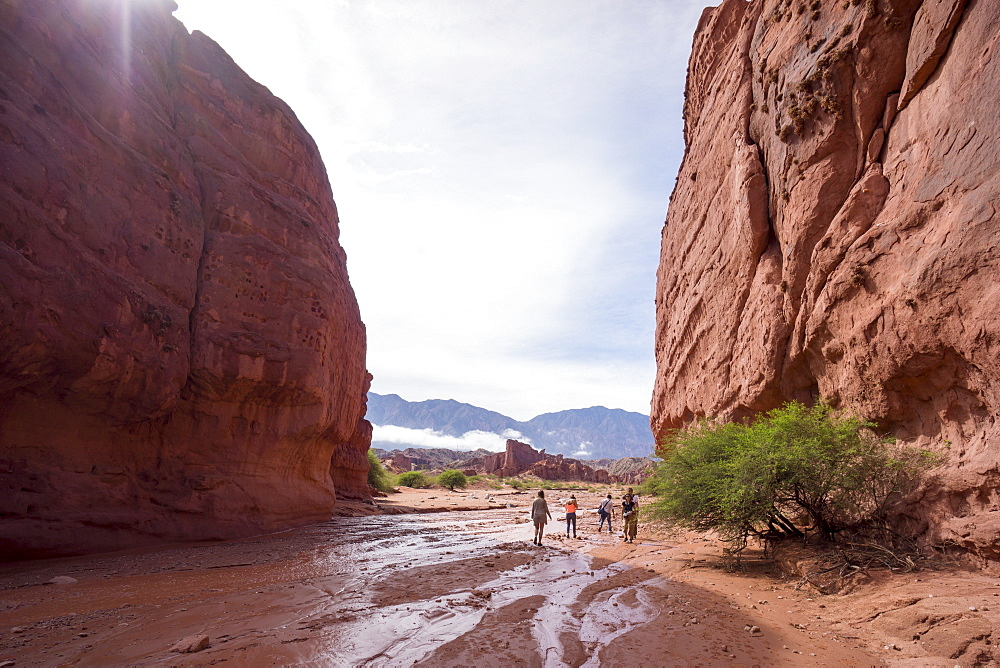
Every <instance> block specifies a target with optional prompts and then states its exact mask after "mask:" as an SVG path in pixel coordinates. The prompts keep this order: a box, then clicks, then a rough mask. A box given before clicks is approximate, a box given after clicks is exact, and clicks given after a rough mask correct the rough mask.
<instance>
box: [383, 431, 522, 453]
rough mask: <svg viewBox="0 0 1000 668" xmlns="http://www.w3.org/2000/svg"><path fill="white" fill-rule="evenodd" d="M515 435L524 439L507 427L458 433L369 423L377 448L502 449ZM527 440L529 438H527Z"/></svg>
mask: <svg viewBox="0 0 1000 668" xmlns="http://www.w3.org/2000/svg"><path fill="white" fill-rule="evenodd" d="M508 438H516V439H518V440H521V441H526V439H524V437H522V436H521V434H520V433H519V432H517V431H515V430H513V429H506V430H504V432H503V433H502V434H494V433H491V432H488V431H479V430H475V431H467V432H465V433H464V434H462V435H461V436H449V435H447V434H442V433H441V432H439V431H435V430H433V429H410V428H408V427H396V426H394V425H377V424H376V425H372V445H373V446H374V447H378V448H384V449H385V448H387V446H388V449H395V448H396V446H403V447H404V448H405V447H418V448H447V449H448V450H462V451H468V450H478V449H480V448H482V449H484V450H489V451H490V452H503V451H504V450H505V449H506V447H507V439H508ZM526 442H529V443H530V441H526Z"/></svg>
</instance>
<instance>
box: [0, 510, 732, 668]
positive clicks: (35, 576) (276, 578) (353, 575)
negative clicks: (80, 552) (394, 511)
mask: <svg viewBox="0 0 1000 668" xmlns="http://www.w3.org/2000/svg"><path fill="white" fill-rule="evenodd" d="M550 526H551V525H550ZM556 526H558V525H556ZM530 532H531V529H530V525H529V524H527V523H526V522H525V517H524V511H523V510H517V509H513V510H509V509H498V510H492V511H476V512H462V513H441V514H434V515H397V516H376V517H364V518H348V519H337V520H335V521H333V522H329V523H325V524H320V525H314V526H310V527H304V528H301V529H296V530H293V531H287V532H283V533H280V534H274V535H270V536H263V537H257V538H253V539H248V540H241V541H227V542H224V543H214V544H197V545H183V546H172V547H166V548H159V549H155V550H145V551H130V552H123V553H116V554H110V555H99V556H93V557H80V558H70V559H57V560H46V561H37V562H30V563H18V564H7V565H4V567H3V570H2V571H0V596H2V598H0V629H2V630H3V637H2V642H0V663H2V662H3V661H4V660H13V661H16V664H15V665H17V666H33V665H92V666H107V665H152V664H165V665H212V664H218V663H228V664H229V665H241V666H242V665H255V666H256V665H317V666H411V665H429V666H457V665H476V666H480V667H482V666H491V665H496V666H507V665H536V666H582V665H585V666H597V665H601V664H602V662H603V661H606V660H609V657H611V656H613V655H614V651H615V647H618V648H619V649H620V648H621V647H622V646H623V644H622V641H623V640H625V639H626V636H627V635H628V634H629V633H630V632H632V631H637V630H641V629H643V628H649V627H650V626H651V625H657V626H658V627H659V628H660V629H661V631H662V633H661V635H662V634H666V636H668V637H669V636H670V634H671V633H673V634H674V637H675V639H677V638H682V639H684V640H683V642H680V641H677V642H674V643H673V644H672V646H673V651H678V652H679V651H684V652H685V653H687V652H702V655H701V656H702V657H703V658H707V654H705V652H707V651H708V648H709V647H710V646H711V645H712V643H713V642H714V641H715V640H717V638H713V637H712V636H714V635H715V633H716V632H717V631H718V629H716V631H715V632H713V631H710V629H709V628H708V627H705V628H704V633H703V635H705V637H704V638H702V639H701V640H697V641H696V642H694V644H692V640H691V636H692V633H691V632H692V631H693V630H696V629H697V628H698V627H696V626H693V625H694V624H697V622H698V620H697V619H696V618H695V616H697V615H701V614H702V611H703V610H704V605H703V604H698V603H697V602H694V601H692V600H691V599H692V592H690V591H686V590H685V589H684V587H685V585H682V584H680V583H676V582H672V581H670V580H668V579H665V578H663V577H657V576H655V574H654V573H652V572H651V571H647V570H645V569H639V568H630V567H627V566H624V565H622V564H619V563H615V562H611V561H606V560H600V559H596V558H594V557H592V556H590V555H589V554H587V553H586V552H585V551H580V550H578V549H575V550H569V549H563V548H560V547H556V546H554V544H553V543H552V542H551V541H550V542H549V545H546V546H543V547H537V546H535V545H532V544H531V542H530ZM589 539H590V540H589V541H580V543H581V544H585V545H586V544H590V545H593V544H597V543H599V542H601V541H605V542H610V541H612V540H614V539H612V538H611V537H610V536H607V537H605V536H603V535H601V536H597V535H591V536H589ZM70 580H72V581H70ZM47 583H51V584H47ZM661 617H663V618H664V619H663V620H661V619H660V618H661ZM692 619H693V620H694V621H692ZM664 620H666V621H664ZM731 623H732V625H733V627H734V628H736V627H737V626H739V625H740V624H741V622H740V621H739V620H735V619H734V620H732V621H731ZM8 630H9V631H8ZM202 635H204V636H207V637H208V640H209V643H210V646H209V647H208V648H206V649H203V650H201V651H199V652H197V653H178V652H176V651H172V648H173V647H174V646H175V644H176V643H178V641H181V640H182V639H185V638H189V637H191V636H202ZM678 643H679V644H678ZM609 652H610V653H609ZM678 658H679V657H678ZM718 658H719V659H720V662H721V661H722V660H723V658H724V657H723V656H722V655H718ZM606 665H611V664H606ZM664 665H669V662H667V663H664Z"/></svg>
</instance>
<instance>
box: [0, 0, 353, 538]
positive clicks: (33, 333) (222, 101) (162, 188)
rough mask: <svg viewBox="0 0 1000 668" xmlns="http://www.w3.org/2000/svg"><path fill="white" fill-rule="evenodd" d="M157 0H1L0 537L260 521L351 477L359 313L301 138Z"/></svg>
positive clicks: (316, 167) (203, 529) (153, 531)
mask: <svg viewBox="0 0 1000 668" xmlns="http://www.w3.org/2000/svg"><path fill="white" fill-rule="evenodd" d="M173 9H174V5H173V3H172V2H169V1H164V0H150V1H148V2H133V3H120V2H110V1H102V0H98V1H94V0H61V1H56V0H42V1H41V2H39V1H38V0H6V2H4V4H3V8H2V10H0V137H2V142H0V169H2V172H0V173H2V178H0V201H2V208H3V217H2V219H0V257H2V263H0V272H2V281H0V327H2V332H3V336H2V337H0V517H2V520H0V552H4V553H6V554H7V555H8V556H9V555H11V554H31V553H36V554H37V553H45V552H53V553H58V552H83V551H91V550H100V549H107V548H115V547H124V546H129V545H135V544H141V543H148V542H153V541H156V540H162V539H191V538H222V537H230V536H237V535H243V534H248V533H252V532H258V531H261V530H269V529H276V528H280V527H286V526H289V525H294V524H301V523H304V522H309V521H316V520H324V519H327V518H329V517H330V512H331V508H332V507H333V505H334V501H335V495H337V494H345V495H348V496H350V495H358V494H362V493H364V490H365V489H366V487H365V482H364V481H365V473H366V471H367V468H368V465H367V462H366V461H365V450H366V449H367V447H368V443H369V440H370V427H369V426H368V424H367V422H365V421H364V419H363V416H364V396H365V391H366V389H367V382H368V376H367V373H366V371H365V331H364V326H363V324H362V322H361V319H360V316H359V312H358V307H357V303H356V301H355V297H354V293H353V291H352V289H351V286H350V284H349V282H348V276H347V270H346V265H345V255H344V251H343V249H342V248H341V247H340V245H339V242H338V219H337V210H336V207H335V205H334V202H333V198H332V195H331V192H330V185H329V182H328V180H327V177H326V172H325V170H324V168H323V164H322V162H321V160H320V156H319V152H318V151H317V149H316V146H315V144H314V143H313V141H312V139H311V138H310V136H309V135H308V134H307V133H306V131H305V130H304V129H303V128H302V126H301V125H300V124H299V122H298V121H297V119H296V118H295V115H294V114H293V113H292V111H291V109H289V108H288V106H287V105H285V104H284V103H283V102H281V100H278V99H277V98H275V97H274V96H273V95H271V94H270V92H269V91H268V90H267V89H266V88H264V87H263V86H261V85H259V84H257V83H256V82H254V81H252V80H251V79H250V78H249V77H248V76H247V75H246V74H245V73H243V71H242V70H240V68H239V67H237V65H236V64H235V63H234V62H233V61H232V60H231V59H230V58H229V57H228V56H227V55H226V53H225V52H224V51H223V50H222V49H221V48H219V46H218V45H217V44H215V43H214V42H213V41H212V40H210V39H209V38H207V37H205V36H204V35H202V34H200V33H197V32H195V33H194V34H191V35H189V34H188V33H187V32H186V30H185V29H184V27H183V26H182V25H181V23H180V22H179V21H177V20H176V19H174V18H173V17H172V16H171V11H172V10H173ZM331 457H332V466H331Z"/></svg>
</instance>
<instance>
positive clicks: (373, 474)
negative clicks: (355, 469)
mask: <svg viewBox="0 0 1000 668" xmlns="http://www.w3.org/2000/svg"><path fill="white" fill-rule="evenodd" d="M368 464H369V468H368V485H369V486H370V487H373V488H374V489H377V490H378V491H380V492H391V491H392V480H391V479H390V477H389V472H388V471H386V470H385V468H384V467H383V466H382V462H380V461H379V459H378V455H376V454H375V451H374V450H371V449H369V450H368Z"/></svg>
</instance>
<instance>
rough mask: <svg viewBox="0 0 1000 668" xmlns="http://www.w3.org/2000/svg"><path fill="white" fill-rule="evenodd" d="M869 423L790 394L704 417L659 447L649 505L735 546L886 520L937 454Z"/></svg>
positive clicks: (829, 534)
mask: <svg viewBox="0 0 1000 668" xmlns="http://www.w3.org/2000/svg"><path fill="white" fill-rule="evenodd" d="M873 428H874V425H873V424H871V423H869V422H865V421H863V420H860V419H858V418H856V417H851V416H848V415H844V414H841V413H838V412H836V411H834V410H833V409H832V408H831V407H830V406H829V405H827V404H825V403H820V404H817V405H815V406H813V407H811V408H808V407H806V406H804V405H802V404H800V403H796V402H791V403H788V404H785V405H784V406H782V407H781V408H777V409H775V410H773V411H771V412H769V413H766V414H764V415H762V416H759V417H758V419H757V420H755V421H754V422H752V423H751V424H749V425H740V424H735V423H728V424H713V423H711V422H709V421H702V422H700V423H698V424H695V425H693V426H691V427H689V428H687V429H684V430H680V431H677V432H675V433H674V434H673V435H672V436H671V437H670V438H669V439H668V440H666V441H665V442H664V443H663V444H661V445H660V446H659V447H658V448H657V454H658V455H659V457H661V458H662V460H663V461H662V462H661V463H660V464H659V465H658V466H657V468H656V471H655V472H654V474H653V477H652V478H650V480H649V485H648V489H650V490H651V491H653V492H654V493H655V494H657V495H659V496H660V497H661V499H660V500H659V501H658V502H657V503H656V504H655V507H654V510H655V512H656V513H657V514H658V515H660V516H661V517H664V518H666V519H670V520H673V521H675V522H677V523H679V524H681V525H683V526H687V527H690V528H694V529H700V530H707V529H715V530H717V531H719V533H720V534H721V535H722V537H723V538H725V539H727V540H730V541H732V542H733V543H734V544H736V547H735V549H737V550H738V549H742V546H743V545H745V544H746V539H747V538H748V537H749V536H751V535H759V536H760V535H763V536H768V537H775V536H777V537H780V536H802V535H803V533H804V532H805V531H806V529H807V526H806V525H808V524H811V527H808V528H810V529H813V530H815V532H817V533H818V534H819V535H820V536H821V537H822V538H824V539H826V540H835V539H836V536H837V534H838V533H841V532H843V531H847V530H850V529H859V528H861V527H864V526H871V525H875V524H879V523H883V524H884V523H885V521H886V519H887V515H888V512H889V510H890V507H891V504H892V503H893V502H894V501H897V500H898V499H900V498H901V497H902V496H903V495H905V494H906V493H908V492H909V491H912V490H913V489H914V488H915V487H916V485H917V483H918V482H919V479H920V477H921V475H922V474H923V473H924V472H925V471H926V470H927V469H928V468H930V467H931V466H933V465H934V464H936V463H937V458H936V457H935V456H933V455H931V454H930V453H927V452H924V451H919V450H917V449H915V448H905V447H899V446H896V445H895V444H894V443H893V442H892V441H891V440H887V439H880V438H878V437H877V436H876V435H875V434H874V432H873V431H872V430H873Z"/></svg>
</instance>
